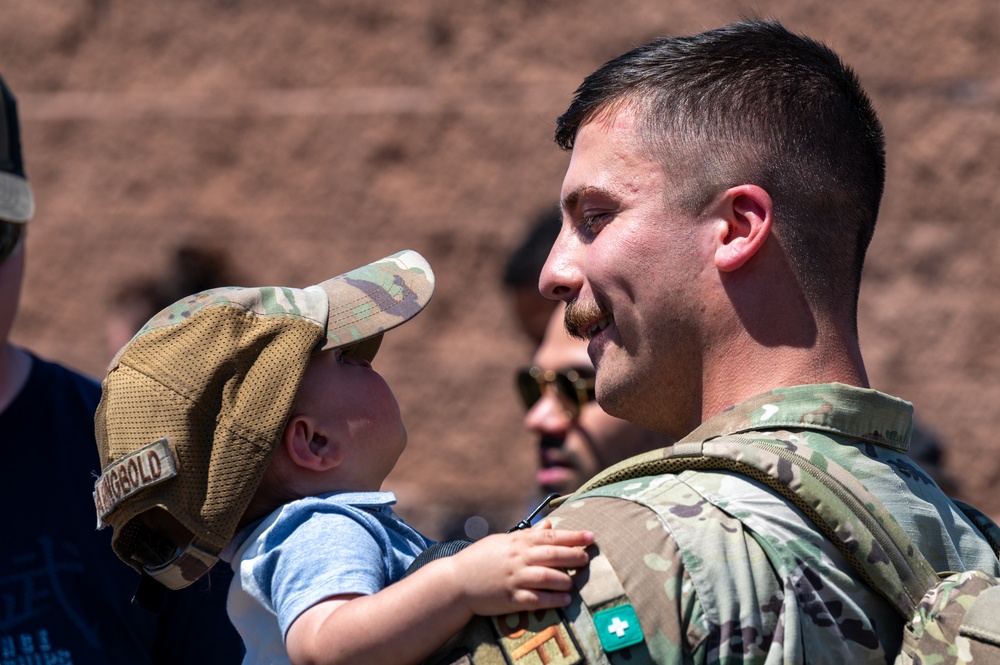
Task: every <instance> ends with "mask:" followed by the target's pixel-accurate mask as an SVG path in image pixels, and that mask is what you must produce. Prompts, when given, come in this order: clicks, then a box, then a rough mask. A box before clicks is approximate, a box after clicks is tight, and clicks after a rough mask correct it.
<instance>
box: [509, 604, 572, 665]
mask: <svg viewBox="0 0 1000 665" xmlns="http://www.w3.org/2000/svg"><path fill="white" fill-rule="evenodd" d="M490 621H491V622H492V623H493V629H494V630H495V631H496V633H497V637H498V642H499V644H500V648H501V649H502V650H503V652H504V655H505V656H506V657H507V660H508V661H509V662H510V663H512V665H578V664H579V663H582V662H583V656H581V655H580V649H579V647H578V646H577V644H576V642H575V641H574V640H573V634H572V633H571V632H570V630H569V628H568V627H567V626H566V623H565V621H564V620H563V618H562V616H561V615H560V614H559V612H558V611H556V610H554V609H549V610H536V611H533V612H518V613H516V614H507V615H504V616H500V617H492V618H491V619H490Z"/></svg>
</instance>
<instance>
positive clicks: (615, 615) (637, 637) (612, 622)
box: [594, 603, 643, 653]
mask: <svg viewBox="0 0 1000 665" xmlns="http://www.w3.org/2000/svg"><path fill="white" fill-rule="evenodd" d="M594 628H595V629H596V630H597V637H598V639H600V640H601V646H602V647H603V648H604V651H605V653H613V652H615V651H620V650H622V649H625V648H627V647H630V646H634V645H636V644H639V643H640V642H642V640H643V637H642V627H641V626H639V617H638V616H636V614H635V608H633V607H632V605H631V604H629V603H625V604H623V605H616V606H615V607H611V608H609V609H606V610H601V611H600V612H598V613H596V614H595V615H594Z"/></svg>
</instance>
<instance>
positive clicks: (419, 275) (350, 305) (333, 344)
mask: <svg viewBox="0 0 1000 665" xmlns="http://www.w3.org/2000/svg"><path fill="white" fill-rule="evenodd" d="M316 286H317V287H318V288H320V289H322V290H323V291H325V292H326V294H327V297H328V298H329V301H330V313H329V317H328V321H327V328H326V341H325V343H324V344H323V346H322V349H323V350H327V349H335V348H345V349H348V350H349V351H348V352H349V353H351V354H352V355H356V356H359V357H363V358H367V359H369V360H370V359H371V358H372V357H374V356H375V352H376V351H377V350H378V345H379V343H380V341H381V336H382V334H383V333H385V332H386V331H387V330H391V329H393V328H395V327H396V326H399V325H401V324H403V323H405V322H406V321H409V320H410V319H412V318H413V317H414V316H416V315H417V314H419V313H420V311H421V310H423V308H424V307H425V306H426V305H427V303H428V302H430V299H431V296H432V295H433V294H434V272H433V271H432V270H431V266H430V264H428V263H427V260H426V259H424V257H422V256H421V255H420V254H418V253H417V252H414V251H413V250H404V251H402V252H398V253H396V254H393V255H391V256H387V257H385V258H384V259H380V260H378V261H374V262H372V263H369V264H368V265H366V266H363V267H361V268H358V269H356V270H352V271H350V272H348V273H344V274H343V275H338V276H337V277H334V278H332V279H328V280H326V281H325V282H322V283H320V284H317V285H316Z"/></svg>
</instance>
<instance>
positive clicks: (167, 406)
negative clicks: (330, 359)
mask: <svg viewBox="0 0 1000 665" xmlns="http://www.w3.org/2000/svg"><path fill="white" fill-rule="evenodd" d="M433 291H434V274H433V272H432V271H431V268H430V266H429V265H428V263H427V261H426V260H425V259H424V258H423V257H422V256H420V254H418V253H416V252H414V251H411V250H406V251H403V252H399V253H397V254H393V255H392V256H389V257H386V258H384V259H381V260H379V261H375V262H374V263H370V264H368V265H366V266H363V267H361V268H358V269H356V270H352V271H351V272H348V273H345V274H343V275H339V276H337V277H334V278H332V279H329V280H326V281H325V282H322V283H320V284H316V285H314V286H310V287H308V288H304V289H297V288H285V287H257V288H239V287H225V288H219V289H212V290H210V291H205V292H202V293H198V294H195V295H192V296H190V297H187V298H184V299H183V300H180V301H178V302H176V303H174V304H172V305H170V306H169V307H167V308H166V309H164V310H163V311H161V312H160V313H159V314H157V315H156V316H154V317H153V318H152V319H150V320H149V322H148V323H146V325H145V326H143V327H142V329H141V330H140V331H139V332H138V333H136V335H135V337H133V338H132V340H131V341H130V342H129V343H128V344H127V345H125V347H124V348H122V350H121V351H119V352H118V354H117V355H116V356H115V358H114V359H113V360H112V361H111V364H110V366H109V368H108V374H107V376H106V377H105V379H104V383H103V389H104V392H103V396H102V398H101V402H100V404H99V405H98V408H97V415H96V418H95V426H96V434H97V447H98V450H99V453H100V456H101V466H102V474H101V476H100V478H98V480H97V482H96V483H95V487H94V502H95V505H96V508H97V517H98V526H105V525H110V526H112V527H113V528H114V536H113V538H112V546H113V547H114V550H115V552H116V553H117V554H118V556H119V557H120V558H121V559H122V560H123V561H125V562H126V563H128V564H129V565H131V566H132V567H134V568H135V569H136V570H138V571H140V572H144V573H147V574H149V575H151V576H152V577H153V578H154V579H156V580H158V581H159V582H161V583H162V584H163V585H164V586H167V587H169V588H174V589H179V588H182V587H184V586H187V585H188V584H190V583H191V582H193V581H195V580H196V579H198V577H200V576H201V575H203V574H204V573H205V572H207V571H208V569H209V568H211V566H212V565H214V563H215V562H216V560H217V558H218V554H219V553H220V552H221V551H222V550H223V549H224V548H225V546H226V545H227V544H228V543H229V541H230V540H231V539H232V538H233V536H234V534H235V532H236V528H237V526H238V524H239V522H240V519H241V518H242V516H243V514H244V512H245V511H246V508H247V506H248V504H249V503H250V500H251V499H252V498H253V496H254V493H255V492H256V491H257V487H258V485H259V484H260V480H261V478H262V477H263V473H264V470H265V467H266V466H267V463H268V460H269V459H270V457H271V453H272V451H273V450H274V449H275V446H276V444H277V443H278V441H279V440H280V437H281V434H282V432H283V431H284V427H285V424H286V422H287V420H288V417H289V414H290V413H291V409H292V404H293V401H294V399H295V395H296V393H297V392H298V389H299V386H300V385H301V382H302V378H303V376H304V374H305V371H306V367H307V365H308V364H309V360H310V358H311V356H312V354H313V353H316V352H318V351H321V350H328V349H334V348H342V349H344V351H345V353H350V354H353V355H357V356H360V357H364V358H367V359H369V360H370V359H371V358H372V357H373V356H374V355H375V352H376V351H377V349H378V345H379V342H380V341H381V338H382V334H383V333H384V332H385V331H387V330H389V329H391V328H394V327H396V326H398V325H400V324H401V323H403V322H405V321H407V320H409V319H410V318H412V317H413V316H415V315H416V314H417V313H419V312H420V311H421V310H422V309H423V308H424V306H425V305H426V304H427V302H428V301H429V300H430V298H431V295H432V293H433Z"/></svg>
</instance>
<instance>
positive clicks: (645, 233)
mask: <svg viewBox="0 0 1000 665" xmlns="http://www.w3.org/2000/svg"><path fill="white" fill-rule="evenodd" d="M641 131H643V129H642V126H641V123H639V122H637V121H636V119H635V118H634V117H633V113H632V112H631V111H629V110H623V111H620V112H618V113H617V114H615V115H611V116H598V117H597V118H595V119H594V120H592V121H591V122H589V123H588V124H586V125H584V126H583V127H582V128H581V129H580V130H579V132H578V133H577V136H576V142H575V145H574V148H573V154H572V158H571V160H570V164H569V168H568V170H567V172H566V176H565V179H564V181H563V187H562V194H561V196H562V206H563V228H562V231H561V232H560V235H559V238H558V239H557V240H556V243H555V245H554V247H553V248H552V252H551V253H550V255H549V258H548V261H547V263H546V265H545V268H544V270H543V271H542V278H541V283H540V287H541V290H542V292H543V293H544V294H545V295H548V296H549V297H555V298H558V299H560V300H564V301H566V302H567V303H568V304H569V307H568V312H567V323H568V326H569V327H570V328H571V330H573V332H574V333H576V334H578V335H580V336H582V337H584V338H585V339H587V340H589V345H588V352H589V355H590V357H591V359H592V360H593V362H594V365H595V367H596V368H597V399H598V401H599V402H600V404H601V406H603V407H604V410H605V411H607V412H608V413H611V414H613V415H615V416H618V417H620V418H624V419H626V420H630V421H632V422H634V423H637V424H640V425H643V426H645V427H648V428H650V429H655V430H658V431H662V432H666V433H668V434H670V435H672V436H674V437H675V438H678V437H680V436H683V435H684V434H686V433H687V432H688V431H690V429H692V428H693V427H695V426H697V424H698V423H699V422H700V416H701V409H700V403H699V402H700V397H699V395H698V390H699V389H700V382H701V376H700V371H701V365H702V353H703V352H704V349H703V343H702V340H701V335H700V330H701V328H702V323H701V320H702V316H703V314H702V311H703V309H704V307H703V303H704V301H703V298H704V296H705V295H706V293H707V291H706V288H707V284H708V281H709V280H710V279H711V276H709V275H707V274H706V273H707V272H708V270H707V268H706V266H711V265H712V248H711V244H710V243H707V242H706V234H705V231H704V228H703V226H702V225H701V224H699V223H698V221H697V220H696V219H694V218H693V217H692V216H691V215H690V214H687V213H685V212H684V211H683V210H682V209H681V208H680V206H679V205H678V204H677V203H676V201H677V200H679V196H678V192H677V191H675V188H674V186H673V185H672V184H671V182H670V180H669V179H668V178H667V176H666V174H665V171H664V165H663V163H662V159H661V160H660V161H658V160H654V158H653V157H651V156H650V155H649V154H648V149H647V148H646V147H645V145H644V144H643V143H642V142H641V141H640V140H639V138H638V134H637V133H638V132H641ZM666 168H669V165H668V166H667V167H666Z"/></svg>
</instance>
